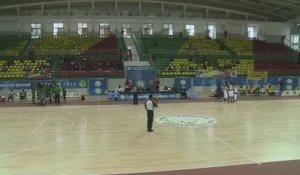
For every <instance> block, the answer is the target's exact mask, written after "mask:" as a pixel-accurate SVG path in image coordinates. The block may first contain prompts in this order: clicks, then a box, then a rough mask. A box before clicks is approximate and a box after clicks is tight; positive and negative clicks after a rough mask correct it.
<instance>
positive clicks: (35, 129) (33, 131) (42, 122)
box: [29, 117, 49, 135]
mask: <svg viewBox="0 0 300 175" xmlns="http://www.w3.org/2000/svg"><path fill="white" fill-rule="evenodd" d="M48 118H49V117H45V118H44V120H42V121H41V122H40V123H39V124H38V125H37V126H36V127H35V128H34V129H33V130H32V131H31V132H30V133H29V135H33V134H35V132H36V131H37V130H38V129H39V128H40V127H41V126H42V125H43V124H44V123H45V122H46V121H47V120H48Z"/></svg>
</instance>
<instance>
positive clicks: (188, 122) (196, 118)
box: [155, 114, 216, 127]
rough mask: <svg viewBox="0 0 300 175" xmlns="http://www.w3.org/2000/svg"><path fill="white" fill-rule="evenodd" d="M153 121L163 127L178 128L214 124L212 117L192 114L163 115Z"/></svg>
mask: <svg viewBox="0 0 300 175" xmlns="http://www.w3.org/2000/svg"><path fill="white" fill-rule="evenodd" d="M155 121H156V122H158V123H160V124H163V125H168V126H179V127H198V126H209V125H213V124H214V123H216V119H214V118H213V117H210V116H203V115H194V114H174V115H164V116H160V117H157V118H156V119H155Z"/></svg>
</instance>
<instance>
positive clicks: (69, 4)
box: [68, 2, 71, 15]
mask: <svg viewBox="0 0 300 175" xmlns="http://www.w3.org/2000/svg"><path fill="white" fill-rule="evenodd" d="M68 14H69V15H71V2H68Z"/></svg>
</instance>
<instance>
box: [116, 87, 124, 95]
mask: <svg viewBox="0 0 300 175" xmlns="http://www.w3.org/2000/svg"><path fill="white" fill-rule="evenodd" d="M117 91H118V92H119V93H123V92H124V90H123V88H122V87H121V85H119V87H118V89H117Z"/></svg>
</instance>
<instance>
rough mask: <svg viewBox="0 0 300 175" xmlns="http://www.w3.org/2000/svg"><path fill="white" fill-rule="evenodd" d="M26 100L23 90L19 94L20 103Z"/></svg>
mask: <svg viewBox="0 0 300 175" xmlns="http://www.w3.org/2000/svg"><path fill="white" fill-rule="evenodd" d="M26 99H27V93H26V91H25V90H24V89H23V90H22V91H21V92H20V101H26Z"/></svg>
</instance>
